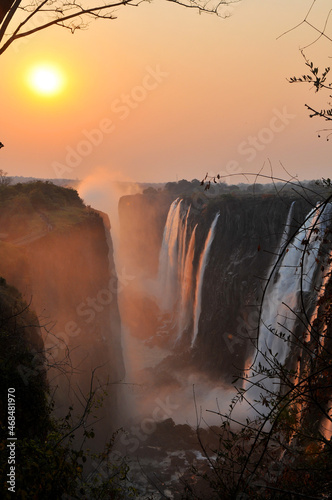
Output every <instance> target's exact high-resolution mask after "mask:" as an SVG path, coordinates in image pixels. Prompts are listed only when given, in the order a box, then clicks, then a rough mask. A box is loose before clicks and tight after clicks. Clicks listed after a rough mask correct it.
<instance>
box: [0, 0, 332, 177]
mask: <svg viewBox="0 0 332 500" xmlns="http://www.w3.org/2000/svg"><path fill="white" fill-rule="evenodd" d="M311 3H312V1H311V0H310V1H306V0H296V1H290V0H287V1H286V0H270V1H264V2H262V1H258V0H243V1H242V2H239V3H238V4H237V5H235V6H233V7H232V8H230V9H229V12H230V13H231V14H232V15H231V16H230V17H229V18H228V19H227V20H223V19H220V18H217V17H215V16H211V15H198V14H197V13H196V12H194V11H192V10H189V9H185V8H181V7H180V6H177V5H174V4H172V3H167V2H165V1H162V0H155V1H154V2H152V3H146V4H143V5H141V6H139V7H138V8H135V7H129V6H126V7H122V8H120V9H119V10H118V11H117V16H118V19H117V20H115V21H98V22H93V23H92V24H91V26H90V28H89V29H88V30H87V31H81V32H76V34H75V35H71V34H70V33H69V31H67V30H62V29H60V28H52V29H49V30H47V31H45V32H41V33H38V34H36V35H34V36H33V37H31V38H29V39H26V40H23V41H21V42H17V43H16V44H13V45H12V47H11V48H10V49H8V51H7V52H5V53H4V54H3V55H2V56H1V58H0V71H1V79H0V90H1V96H2V99H1V122H0V140H1V141H2V142H3V143H4V144H5V148H3V149H1V151H0V168H3V169H4V170H6V171H8V172H9V173H10V174H11V175H24V176H39V177H45V178H53V177H65V178H73V179H75V178H79V179H83V178H85V177H86V176H88V175H93V173H94V172H95V171H98V172H100V171H101V169H102V170H103V171H105V172H109V173H110V175H114V177H115V178H118V179H127V180H130V179H131V180H135V181H144V182H146V181H147V182H149V181H150V182H163V181H172V180H176V179H182V178H186V179H189V180H191V179H193V178H195V177H196V178H199V179H201V178H202V177H204V175H205V173H206V172H209V173H211V174H217V173H220V174H222V175H228V174H231V173H237V172H249V171H250V172H258V171H259V170H260V169H261V167H262V166H263V165H264V162H265V165H266V168H265V171H264V172H265V173H268V172H269V167H268V166H267V165H268V161H269V160H270V162H271V164H272V167H273V171H274V173H275V175H282V176H283V177H284V176H285V174H284V173H283V172H282V169H281V166H280V165H281V164H282V165H284V167H285V168H286V169H287V170H288V171H289V172H290V174H292V175H298V176H299V178H301V179H309V178H319V177H328V176H331V171H330V168H329V167H330V158H331V147H332V146H331V143H332V141H331V142H327V141H326V140H325V139H324V138H321V139H319V138H317V130H318V129H321V128H324V127H326V123H325V122H323V121H319V120H317V119H309V117H308V112H307V111H306V109H305V107H304V103H309V104H317V103H318V102H319V103H320V104H319V106H320V105H321V106H322V107H323V106H324V105H326V101H327V96H326V98H324V96H323V95H322V96H321V97H320V94H318V95H315V92H314V90H313V89H310V87H309V86H307V85H291V84H289V83H288V82H287V80H286V79H287V78H288V77H290V76H294V75H300V74H303V73H304V72H305V68H304V62H303V59H302V57H301V54H300V52H299V47H301V46H303V45H306V44H308V43H309V42H311V41H313V40H314V39H315V37H316V33H315V32H314V31H313V30H311V29H310V28H309V27H308V26H307V25H302V26H300V27H299V28H297V29H296V30H295V31H293V32H292V33H290V34H288V35H285V36H284V37H282V38H280V39H279V40H277V37H278V36H279V35H280V34H282V33H283V32H284V31H285V30H287V29H289V28H291V27H293V26H295V25H296V24H298V23H299V22H301V21H302V19H303V18H304V16H305V14H306V12H307V10H308V9H309V7H310V5H311ZM330 5H331V4H330V2H329V1H327V0H326V1H325V0H317V1H316V4H315V6H314V10H313V11H312V15H311V17H310V21H311V22H313V23H315V24H316V25H317V26H318V27H319V28H320V27H322V26H323V23H324V21H325V18H326V13H327V12H328V9H329V8H330ZM330 24H332V19H331V23H330ZM328 31H329V32H330V33H331V32H332V26H331V27H330V26H328ZM330 45H331V44H329V42H327V41H324V40H323V39H321V40H320V41H319V42H317V43H316V44H315V45H314V46H313V47H311V48H309V49H308V50H307V52H306V54H307V56H308V57H309V58H313V59H314V61H317V62H318V63H321V65H322V67H323V66H324V65H325V66H326V65H327V64H328V62H329V59H328V55H329V54H330V53H331V50H330V49H331V47H330ZM41 62H42V63H49V64H55V65H57V66H58V68H59V69H60V71H61V73H62V76H63V78H64V80H65V81H64V86H63V90H62V92H60V93H59V94H57V95H54V96H53V97H45V96H42V95H41V94H36V93H35V92H33V90H32V89H31V88H30V87H29V86H28V83H27V74H28V72H29V70H30V69H31V68H32V66H33V65H35V64H37V63H38V64H39V63H41ZM229 181H230V182H235V181H236V182H241V181H243V179H241V178H238V179H236V180H235V179H234V180H232V179H229Z"/></svg>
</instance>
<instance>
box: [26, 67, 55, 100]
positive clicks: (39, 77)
mask: <svg viewBox="0 0 332 500" xmlns="http://www.w3.org/2000/svg"><path fill="white" fill-rule="evenodd" d="M28 84H29V87H30V89H31V90H33V91H34V92H35V93H37V94H40V95H42V96H47V97H50V96H54V95H55V94H58V93H60V92H61V91H62V89H63V86H64V76H63V74H62V73H61V71H60V70H59V69H58V68H57V67H55V66H52V65H46V64H40V65H37V66H34V67H33V68H32V69H31V70H30V72H29V74H28Z"/></svg>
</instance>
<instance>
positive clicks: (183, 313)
mask: <svg viewBox="0 0 332 500" xmlns="http://www.w3.org/2000/svg"><path fill="white" fill-rule="evenodd" d="M197 225H198V224H196V226H195V227H194V229H193V232H192V233H191V236H190V241H189V245H188V250H187V253H186V255H185V260H184V264H183V276H182V280H181V300H180V310H179V319H178V337H177V340H180V338H181V336H182V333H183V331H184V330H185V329H186V328H187V327H188V324H189V322H190V318H191V315H192V294H193V286H194V279H193V278H194V274H193V273H194V265H193V261H194V256H195V235H196V229H197Z"/></svg>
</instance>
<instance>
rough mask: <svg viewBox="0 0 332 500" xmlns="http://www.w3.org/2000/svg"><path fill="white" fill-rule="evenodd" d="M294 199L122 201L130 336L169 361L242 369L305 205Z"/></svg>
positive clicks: (215, 373)
mask: <svg viewBox="0 0 332 500" xmlns="http://www.w3.org/2000/svg"><path fill="white" fill-rule="evenodd" d="M159 201H160V204H159ZM293 201H294V199H293V198H292V197H291V196H285V197H280V196H274V195H260V196H241V195H239V196H219V197H215V198H212V199H210V200H208V201H207V202H205V203H203V204H200V205H199V206H197V203H196V202H195V199H194V198H193V197H190V196H188V195H187V196H185V197H182V198H181V197H180V196H179V197H178V198H176V199H174V197H173V199H171V200H168V202H167V199H166V198H165V196H164V195H163V196H161V195H160V196H158V195H156V194H154V195H150V194H149V195H148V194H146V195H135V196H128V197H124V198H123V199H121V200H120V204H119V211H120V223H121V231H122V233H121V234H122V239H123V241H125V242H126V245H125V246H126V251H125V252H124V253H123V254H122V257H123V265H127V266H130V270H131V273H132V274H133V275H134V279H133V281H132V283H131V285H130V286H129V287H128V289H127V290H126V293H125V294H124V295H127V297H126V298H124V299H123V301H124V309H123V312H124V314H123V321H124V323H125V324H127V325H128V327H129V328H130V329H131V332H132V333H133V335H135V336H136V337H138V338H140V339H141V340H144V342H146V343H148V344H150V345H159V346H160V345H162V346H167V347H168V348H170V349H171V350H172V351H173V353H174V355H175V356H174V358H173V360H172V361H170V358H169V363H170V364H172V363H174V362H175V361H174V360H175V358H176V360H177V363H178V364H179V365H181V364H182V365H183V364H190V365H192V366H194V367H195V369H198V370H202V371H203V372H205V373H208V374H209V376H210V377H216V378H220V377H222V378H223V379H224V380H226V381H230V380H231V379H232V378H233V376H234V375H236V374H237V373H240V372H241V371H242V370H243V369H244V367H245V366H246V362H247V361H248V360H249V359H250V358H251V356H252V353H253V351H254V345H256V340H257V334H258V331H257V325H258V319H259V310H260V303H261V300H262V297H263V290H264V287H265V284H266V280H267V278H268V276H269V273H270V272H271V270H272V268H273V265H274V264H275V263H276V259H277V254H278V253H279V252H280V249H281V247H282V245H284V244H285V243H286V240H287V238H289V237H290V236H291V235H292V234H294V233H295V232H296V230H297V229H298V228H299V225H300V223H301V222H302V221H303V220H304V219H305V217H306V215H307V214H308V212H309V211H310V209H311V208H312V207H311V205H310V203H308V202H306V201H305V200H303V199H301V198H300V197H299V198H298V199H297V200H296V202H295V203H293ZM290 212H291V216H290ZM144 235H147V236H146V238H144ZM142 236H143V237H142ZM142 240H143V241H142ZM121 300H122V299H121ZM138 301H139V304H140V306H138ZM250 337H251V338H252V342H251V341H250Z"/></svg>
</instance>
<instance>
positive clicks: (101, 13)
mask: <svg viewBox="0 0 332 500" xmlns="http://www.w3.org/2000/svg"><path fill="white" fill-rule="evenodd" d="M144 1H145V0H113V1H111V2H109V1H105V2H103V1H101V0H94V1H93V2H90V5H89V6H87V5H84V2H79V1H76V0H74V1H72V0H33V1H32V2H30V1H29V0H15V1H13V0H4V1H2V2H1V5H0V54H2V53H3V52H4V51H5V50H6V49H7V48H8V47H9V46H10V45H11V44H12V43H13V42H14V41H16V40H19V39H20V38H23V37H27V36H29V35H32V34H33V33H37V32H38V31H41V30H44V29H46V28H49V27H50V26H60V27H62V28H66V29H69V30H70V31H71V32H72V33H74V32H75V31H76V30H79V29H86V28H87V25H88V23H89V22H90V21H91V20H94V19H109V20H114V19H116V16H115V9H118V8H119V7H122V6H125V5H132V6H138V5H140V4H141V3H143V2H144ZM167 1H169V2H173V3H176V4H178V5H182V6H184V7H188V8H191V9H196V10H198V11H199V12H207V13H214V14H216V15H218V16H221V17H228V15H229V13H228V12H227V11H226V12H223V7H225V6H227V5H229V4H231V3H235V2H237V1H239V0H183V1H182V0H167Z"/></svg>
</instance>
